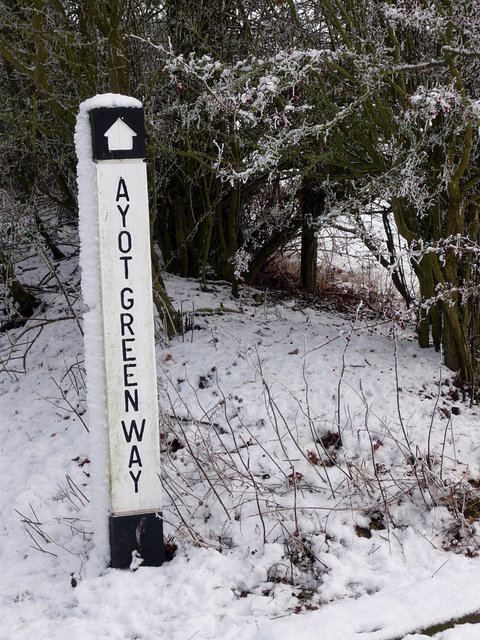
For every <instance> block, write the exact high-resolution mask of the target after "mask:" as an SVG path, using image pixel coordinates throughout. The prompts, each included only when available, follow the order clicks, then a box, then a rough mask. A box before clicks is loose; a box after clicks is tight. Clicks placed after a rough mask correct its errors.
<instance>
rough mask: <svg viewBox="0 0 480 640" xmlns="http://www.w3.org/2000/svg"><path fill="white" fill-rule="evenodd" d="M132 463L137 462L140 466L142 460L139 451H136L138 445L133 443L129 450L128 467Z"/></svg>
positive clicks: (131, 465) (130, 466)
mask: <svg viewBox="0 0 480 640" xmlns="http://www.w3.org/2000/svg"><path fill="white" fill-rule="evenodd" d="M134 464H138V466H139V467H141V466H142V460H141V458H140V453H139V452H138V447H137V445H136V444H134V445H133V447H132V450H131V451H130V460H129V461H128V468H129V469H131V468H132V467H133V465H134Z"/></svg>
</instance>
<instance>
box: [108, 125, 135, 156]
mask: <svg viewBox="0 0 480 640" xmlns="http://www.w3.org/2000/svg"><path fill="white" fill-rule="evenodd" d="M104 135H105V137H106V138H107V139H108V150H109V151H131V150H132V149H133V138H134V137H135V136H136V135H137V134H136V133H135V131H134V130H133V129H131V128H130V127H129V126H128V124H126V123H125V122H124V121H123V120H122V119H121V118H117V119H116V121H115V122H114V123H113V124H112V126H111V127H110V128H109V129H108V130H107V131H106V132H105V134H104Z"/></svg>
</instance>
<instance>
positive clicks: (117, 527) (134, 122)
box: [80, 107, 164, 568]
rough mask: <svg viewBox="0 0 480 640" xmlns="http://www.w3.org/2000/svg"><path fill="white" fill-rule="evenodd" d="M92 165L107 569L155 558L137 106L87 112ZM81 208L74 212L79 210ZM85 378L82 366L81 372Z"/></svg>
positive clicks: (144, 199)
mask: <svg viewBox="0 0 480 640" xmlns="http://www.w3.org/2000/svg"><path fill="white" fill-rule="evenodd" d="M89 117H90V126H91V134H92V159H91V160H92V161H93V162H94V164H95V173H96V184H95V185H92V188H95V189H96V198H95V200H96V206H97V212H96V213H97V220H98V253H99V256H98V260H99V274H100V276H99V277H100V298H101V300H100V307H101V314H100V315H101V318H102V334H103V363H104V380H105V395H104V397H105V405H106V406H105V412H104V413H105V416H106V422H107V424H106V428H107V432H108V438H107V441H108V449H109V476H110V526H109V529H110V557H111V566H112V567H116V568H122V567H128V566H130V564H131V562H132V554H133V556H136V557H137V558H138V557H141V558H142V560H143V564H144V565H149V566H157V565H160V564H161V563H162V562H163V556H164V551H163V531H162V520H161V517H160V510H161V485H160V478H159V473H160V459H159V457H160V452H159V428H158V405H157V376H156V361H155V345H154V328H153V306H152V279H151V261H150V226H149V214H148V195H147V174H146V165H145V136H144V123H143V109H142V108H139V107H98V108H92V109H91V110H90V111H89ZM80 215H81V211H80ZM87 377H88V370H87Z"/></svg>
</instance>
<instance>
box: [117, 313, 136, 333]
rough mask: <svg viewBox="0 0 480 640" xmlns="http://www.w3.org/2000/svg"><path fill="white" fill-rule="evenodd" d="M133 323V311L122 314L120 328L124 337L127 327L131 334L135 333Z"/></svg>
mask: <svg viewBox="0 0 480 640" xmlns="http://www.w3.org/2000/svg"><path fill="white" fill-rule="evenodd" d="M132 324H133V316H132V314H131V313H121V314H120V328H121V332H122V338H123V336H124V335H125V329H128V331H129V332H130V335H131V336H134V335H135V332H134V330H133V328H132Z"/></svg>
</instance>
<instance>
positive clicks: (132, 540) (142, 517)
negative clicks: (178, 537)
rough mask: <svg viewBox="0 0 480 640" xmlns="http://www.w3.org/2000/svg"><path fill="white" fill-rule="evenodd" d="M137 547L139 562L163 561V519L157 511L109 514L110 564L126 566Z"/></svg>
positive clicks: (157, 565)
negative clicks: (125, 514)
mask: <svg viewBox="0 0 480 640" xmlns="http://www.w3.org/2000/svg"><path fill="white" fill-rule="evenodd" d="M134 551H136V552H137V553H138V555H139V556H140V557H141V558H143V562H142V566H145V567H159V566H160V565H161V564H162V563H163V561H164V556H165V553H164V546H163V522H162V518H161V515H160V514H159V513H143V514H139V515H134V516H110V552H111V559H110V566H111V567H112V568H113V569H127V568H128V567H130V564H131V562H132V553H133V552H134Z"/></svg>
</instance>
